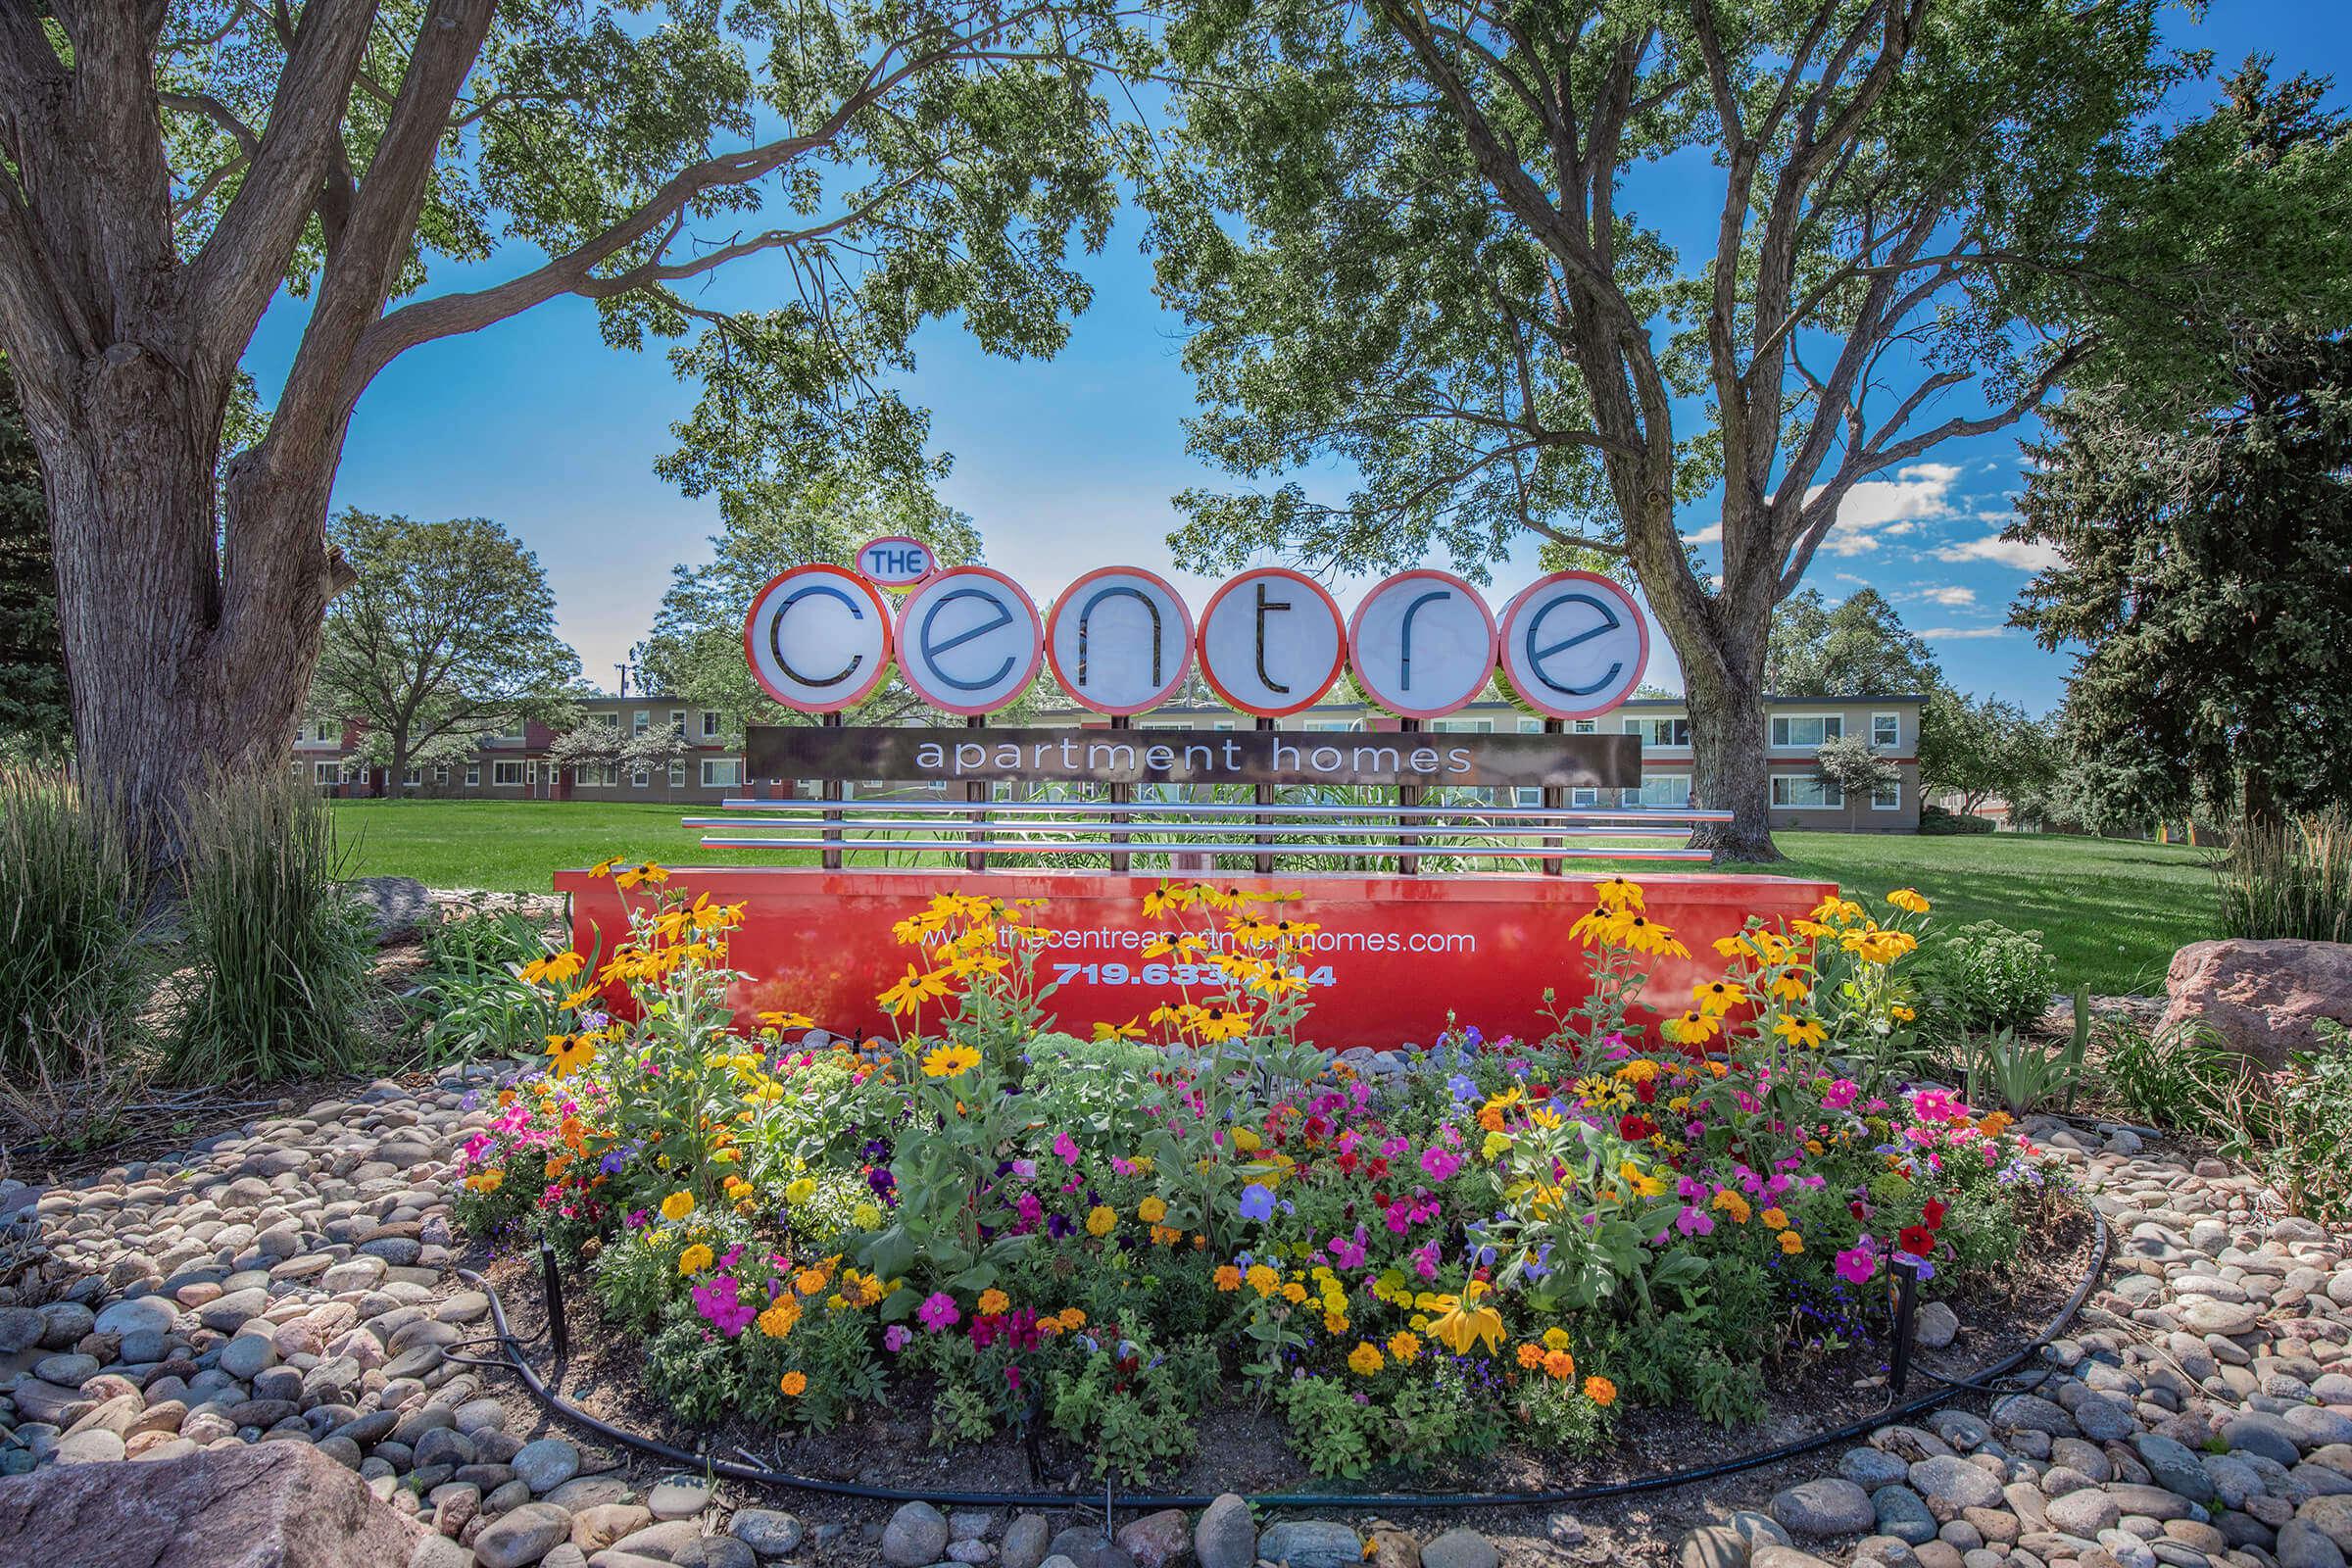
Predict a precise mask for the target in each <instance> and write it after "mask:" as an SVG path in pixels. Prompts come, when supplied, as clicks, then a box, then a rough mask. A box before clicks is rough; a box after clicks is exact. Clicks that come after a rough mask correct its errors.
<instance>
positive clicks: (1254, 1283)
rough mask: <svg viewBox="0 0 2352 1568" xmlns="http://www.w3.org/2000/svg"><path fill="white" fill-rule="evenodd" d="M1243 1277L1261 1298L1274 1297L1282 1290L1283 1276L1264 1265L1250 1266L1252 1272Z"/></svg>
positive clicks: (1255, 1264)
mask: <svg viewBox="0 0 2352 1568" xmlns="http://www.w3.org/2000/svg"><path fill="white" fill-rule="evenodd" d="M1243 1277H1244V1278H1245V1279H1247V1280H1249V1282H1250V1289H1251V1290H1253V1291H1255V1292H1256V1293H1257V1294H1258V1295H1259V1296H1261V1297H1266V1296H1272V1295H1273V1294H1274V1293H1275V1292H1276V1291H1279V1290H1281V1289H1282V1276H1281V1275H1279V1274H1277V1273H1275V1272H1274V1271H1273V1270H1272V1269H1270V1268H1268V1267H1267V1266H1266V1265H1265V1264H1263V1263H1252V1264H1250V1272H1249V1273H1248V1274H1247V1275H1245V1276H1243Z"/></svg>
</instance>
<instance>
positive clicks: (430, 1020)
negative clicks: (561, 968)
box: [418, 907, 558, 1066]
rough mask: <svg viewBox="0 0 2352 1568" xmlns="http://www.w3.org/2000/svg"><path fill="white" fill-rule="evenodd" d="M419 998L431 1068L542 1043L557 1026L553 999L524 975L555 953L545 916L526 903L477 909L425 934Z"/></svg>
mask: <svg viewBox="0 0 2352 1568" xmlns="http://www.w3.org/2000/svg"><path fill="white" fill-rule="evenodd" d="M424 954H425V974H424V981H423V984H422V986H421V987H420V988H419V995H418V1000H419V1001H420V1002H421V1003H422V1004H423V1005H424V1009H425V1016H424V1019H423V1026H422V1029H421V1030H420V1034H421V1037H422V1039H423V1042H424V1048H425V1060H426V1063H427V1065H429V1066H439V1065H441V1064H442V1063H444V1062H450V1061H464V1060H470V1059H471V1058H473V1057H476V1056H482V1055H498V1054H505V1053H506V1052H508V1051H509V1050H511V1049H513V1048H515V1046H517V1045H524V1046H536V1045H537V1043H538V1041H539V1040H540V1038H541V1037H542V1036H544V1035H545V1034H547V1033H548V1032H549V1031H551V1030H553V1029H554V1028H556V1026H557V1022H558V1014H557V1012H556V1009H555V1007H554V1005H553V1000H552V999H551V998H550V997H549V996H548V994H547V993H546V992H545V991H544V990H542V989H540V988H539V987H537V986H534V985H531V984H529V983H527V982H526V981H524V980H523V979H522V978H521V977H520V972H521V970H522V969H523V968H524V967H525V966H526V965H528V964H531V963H534V962H537V961H539V960H541V959H543V958H545V957H546V956H548V943H547V937H546V935H545V934H544V932H543V931H542V930H541V926H540V922H539V921H538V920H537V919H535V918H533V917H532V916H530V915H528V914H526V913H524V912H523V911H521V910H520V909H513V908H508V909H500V908H495V907H477V908H475V909H473V910H471V911H470V912H468V913H466V914H464V915H461V916H459V917H457V918H455V919H444V920H443V921H442V922H441V923H440V924H438V925H436V926H433V927H431V928H430V929H429V930H427V931H426V932H425V935H424Z"/></svg>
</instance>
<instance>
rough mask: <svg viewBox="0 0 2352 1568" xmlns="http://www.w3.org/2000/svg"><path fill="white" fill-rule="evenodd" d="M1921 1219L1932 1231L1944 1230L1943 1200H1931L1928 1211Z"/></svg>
mask: <svg viewBox="0 0 2352 1568" xmlns="http://www.w3.org/2000/svg"><path fill="white" fill-rule="evenodd" d="M1920 1219H1921V1221H1922V1222H1923V1223H1924V1224H1925V1225H1926V1226H1927V1227H1928V1229H1930V1230H1932V1231H1939V1230H1941V1229H1943V1200H1942V1199H1940V1198H1931V1199H1929V1200H1928V1206H1927V1209H1926V1211H1925V1212H1923V1213H1922V1214H1921V1215H1920Z"/></svg>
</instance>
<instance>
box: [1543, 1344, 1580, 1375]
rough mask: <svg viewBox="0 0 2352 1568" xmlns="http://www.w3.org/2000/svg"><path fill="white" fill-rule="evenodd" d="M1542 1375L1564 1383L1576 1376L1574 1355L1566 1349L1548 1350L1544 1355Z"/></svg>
mask: <svg viewBox="0 0 2352 1568" xmlns="http://www.w3.org/2000/svg"><path fill="white" fill-rule="evenodd" d="M1544 1376H1545V1377H1547V1378H1557V1379H1558V1380H1559V1381H1560V1382H1562V1383H1565V1382H1567V1381H1568V1380H1569V1379H1570V1378H1572V1377H1574V1376H1576V1357H1575V1356H1573V1355H1570V1354H1569V1353H1568V1352H1567V1351H1566V1350H1549V1351H1546V1352H1544Z"/></svg>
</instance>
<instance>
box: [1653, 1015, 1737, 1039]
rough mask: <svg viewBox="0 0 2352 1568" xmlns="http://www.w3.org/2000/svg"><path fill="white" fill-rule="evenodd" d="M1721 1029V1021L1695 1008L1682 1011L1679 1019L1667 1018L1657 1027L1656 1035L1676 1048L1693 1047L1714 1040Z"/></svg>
mask: <svg viewBox="0 0 2352 1568" xmlns="http://www.w3.org/2000/svg"><path fill="white" fill-rule="evenodd" d="M1722 1028H1723V1020H1722V1019H1721V1018H1719V1017H1716V1016H1714V1015H1713V1014H1711V1013H1704V1012H1701V1011H1699V1010H1698V1009H1697V1008H1696V1007H1691V1008H1687V1009H1685V1010H1684V1012H1683V1013H1682V1015H1681V1016H1680V1017H1675V1018H1669V1019H1667V1020H1666V1021H1665V1022H1664V1023H1661V1024H1659V1025H1658V1033H1660V1034H1662V1035H1664V1036H1665V1037H1666V1038H1667V1039H1669V1040H1671V1041H1673V1042H1674V1043H1675V1044H1676V1045H1678V1046H1695V1045H1700V1044H1703V1043H1704V1042H1706V1041H1709V1040H1712V1039H1714V1038H1715V1035H1716V1033H1717V1031H1719V1030H1721V1029H1722Z"/></svg>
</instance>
